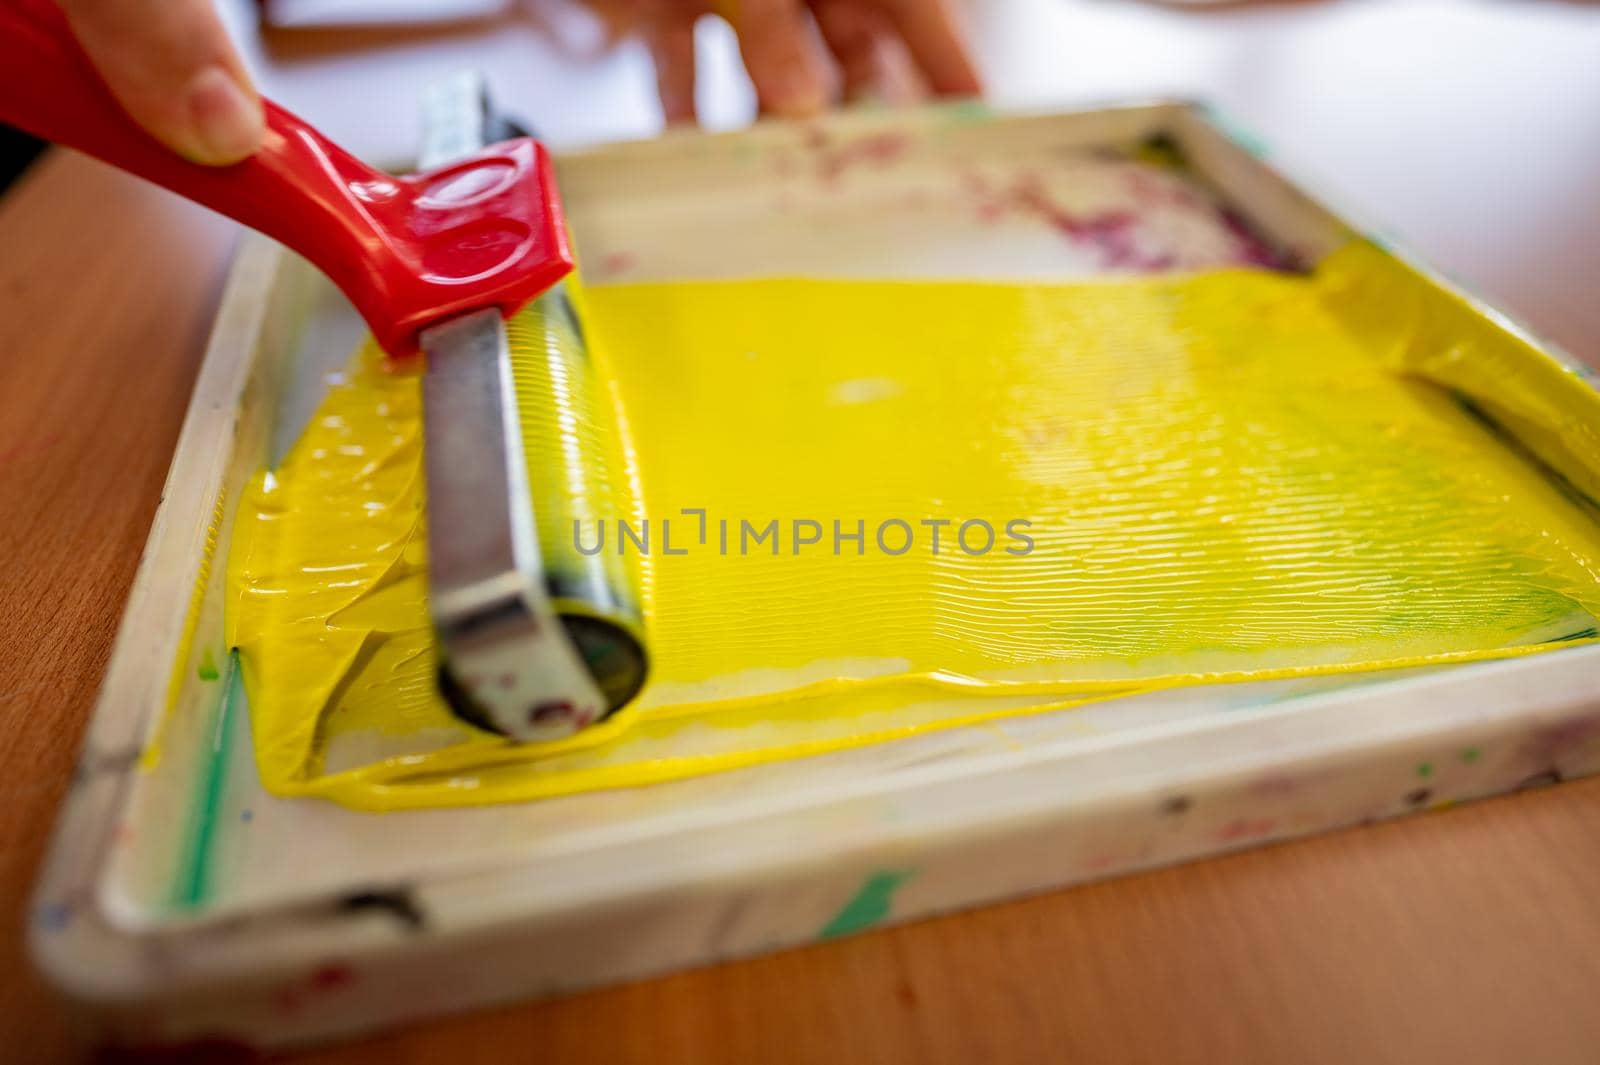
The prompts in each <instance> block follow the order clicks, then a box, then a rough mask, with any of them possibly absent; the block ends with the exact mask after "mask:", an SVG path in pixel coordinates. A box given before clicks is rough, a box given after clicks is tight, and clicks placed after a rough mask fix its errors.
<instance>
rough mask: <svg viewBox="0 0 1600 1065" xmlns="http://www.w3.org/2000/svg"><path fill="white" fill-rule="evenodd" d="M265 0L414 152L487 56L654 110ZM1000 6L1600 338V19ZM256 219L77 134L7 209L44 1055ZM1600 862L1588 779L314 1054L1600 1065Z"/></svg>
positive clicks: (1052, 66)
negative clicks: (111, 686)
mask: <svg viewBox="0 0 1600 1065" xmlns="http://www.w3.org/2000/svg"><path fill="white" fill-rule="evenodd" d="M234 2H236V0H234ZM228 10H229V12H230V16H231V17H232V18H233V19H234V21H235V22H236V24H237V25H238V26H239V27H240V29H241V34H242V36H243V37H244V38H245V39H246V42H247V47H248V48H249V49H250V50H251V54H252V59H253V61H254V62H255V64H256V66H257V68H258V69H259V70H260V71H261V72H262V76H263V80H264V81H265V82H266V84H267V85H268V87H269V89H270V90H271V91H272V92H273V93H274V94H276V95H278V96H280V97H281V98H282V99H284V100H285V101H286V102H288V103H289V104H290V105H291V106H292V107H294V108H295V109H297V110H300V111H302V112H303V113H305V114H307V115H308V116H309V117H312V118H313V119H314V120H316V121H318V122H320V123H322V124H324V125H325V127H326V128H327V129H328V130H329V131H330V132H332V133H334V134H335V135H336V136H339V137H341V138H343V139H345V140H347V141H349V142H351V143H352V144H353V145H355V146H356V147H357V148H358V150H362V151H365V152H367V153H368V154H371V155H373V156H374V157H379V158H382V157H388V158H397V157H402V156H404V155H405V154H406V152H407V151H408V146H409V144H410V142H411V139H412V138H413V137H414V136H415V124H414V117H412V116H410V115H408V114H406V111H407V108H405V107H400V106H396V105H394V104H393V101H394V100H396V99H400V100H408V99H410V98H412V96H413V95H414V91H415V86H416V84H417V83H418V82H419V81H420V79H421V78H423V77H426V76H428V75H430V74H436V73H439V72H442V71H444V70H448V69H451V68H452V67H455V66H459V65H461V64H462V63H464V62H471V63H473V64H474V65H477V66H479V67H482V68H484V69H485V70H487V72H488V73H489V74H490V77H491V80H492V82H493V83H494V84H495V85H496V86H497V87H498V88H499V90H500V93H501V96H502V97H503V98H504V99H506V100H507V101H508V102H509V103H510V104H511V105H512V106H513V107H514V108H515V109H517V110H519V111H521V112H522V113H523V114H526V115H528V116H529V117H531V118H532V119H533V120H534V121H535V122H536V123H537V124H538V125H539V126H540V128H541V129H542V130H543V131H544V133H545V135H546V136H548V137H550V138H552V139H554V140H557V141H566V142H571V141H574V140H579V139H599V138H608V137H615V136H624V135H643V134H647V133H649V132H650V131H651V130H652V129H653V128H654V123H655V121H656V118H655V111H654V107H653V105H652V103H651V101H650V98H649V92H648V89H649V73H648V69H647V68H646V67H645V65H644V63H643V60H642V56H640V55H639V54H638V52H637V50H634V49H623V50H622V51H621V52H616V53H612V52H595V51H594V50H593V49H591V48H587V46H585V45H584V44H583V41H582V39H581V34H579V35H578V36H577V38H576V40H577V43H576V44H573V43H571V42H569V43H567V44H565V45H560V46H558V45H555V44H552V43H551V40H550V31H549V29H548V27H545V28H541V26H540V25H538V24H535V23H533V22H528V21H519V22H515V23H506V22H502V23H496V24H493V25H486V26H479V27H469V28H466V29H458V30H457V31H456V32H453V33H450V34H446V35H443V36H434V37H429V38H421V37H411V36H407V37H401V38H392V39H385V40H382V41H377V42H374V41H371V40H362V41H360V42H354V41H352V39H350V35H343V36H329V37H316V38H307V37H285V38H283V39H277V38H274V39H273V41H272V42H271V43H272V45H273V47H272V48H271V49H270V50H269V49H267V48H266V47H265V46H264V45H263V44H262V42H261V41H260V40H259V39H258V37H257V36H256V35H255V34H254V32H253V31H252V30H249V29H248V28H247V27H245V25H244V22H243V19H242V17H241V11H240V9H239V8H236V7H230V8H229V9H228ZM974 21H975V30H976V37H977V41H978V45H979V49H980V51H981V53H982V56H983V61H984V65H985V68H986V70H987V73H988V76H989V81H990V83H991V91H992V95H993V96H994V97H995V98H996V99H997V100H998V101H999V102H1000V103H1002V104H1016V105H1046V104H1074V103H1082V102H1084V101H1087V100H1104V99H1110V98H1116V97H1128V96H1137V95H1149V94H1151V93H1165V92H1177V93H1182V94H1186V95H1202V96H1205V97H1207V98H1210V99H1212V100H1215V101H1218V102H1220V103H1221V104H1222V105H1223V106H1224V107H1225V108H1226V109H1227V110H1228V111H1229V112H1231V113H1232V114H1235V115H1237V116H1239V117H1240V118H1241V119H1243V121H1244V122H1245V123H1247V124H1248V125H1251V126H1253V127H1255V128H1256V129H1257V130H1259V131H1261V132H1263V133H1264V134H1265V135H1266V137H1267V139H1268V140H1269V141H1270V142H1271V143H1272V144H1273V145H1274V150H1275V152H1276V154H1277V156H1278V158H1279V159H1280V160H1282V161H1284V162H1286V163H1287V164H1288V166H1289V167H1290V168H1291V169H1292V170H1296V171H1298V172H1301V173H1303V174H1309V175H1310V176H1311V177H1312V178H1314V179H1316V182H1315V183H1316V184H1318V185H1319V186H1320V187H1321V188H1323V189H1325V190H1327V191H1328V192H1330V193H1332V194H1333V198H1334V199H1335V200H1336V201H1338V202H1339V203H1340V205H1341V206H1345V207H1347V208H1351V209H1353V210H1354V211H1355V212H1356V214H1357V215H1359V216H1362V217H1364V218H1366V219H1369V220H1377V221H1378V222H1380V223H1381V224H1384V225H1386V226H1388V227H1390V228H1391V229H1392V230H1394V231H1397V232H1398V233H1399V234H1400V235H1401V237H1402V240H1404V241H1406V242H1407V243H1409V244H1410V245H1411V246H1413V247H1414V248H1416V249H1418V250H1420V251H1421V252H1422V253H1424V254H1425V255H1427V256H1429V257H1431V258H1432V259H1433V260H1434V261H1435V262H1437V263H1439V264H1441V265H1442V266H1443V267H1444V268H1445V269H1446V270H1447V271H1449V272H1451V273H1453V274H1455V275H1456V276H1458V277H1461V278H1463V279H1465V280H1467V281H1468V282H1469V283H1470V284H1472V285H1473V286H1474V287H1476V288H1478V289H1479V290H1480V291H1483V292H1485V293H1487V294H1488V295H1489V296H1490V297H1491V298H1493V299H1495V300H1496V301H1498V302H1499V303H1501V304H1502V305H1503V306H1505V307H1507V308H1509V309H1510V310H1512V311H1513V312H1514V313H1516V314H1518V315H1519V316H1521V317H1522V318H1524V319H1525V320H1526V321H1528V322H1529V323H1530V324H1531V325H1532V326H1533V327H1534V328H1535V329H1537V330H1538V331H1540V332H1542V333H1543V334H1544V335H1546V336H1548V337H1550V338H1551V339H1553V340H1556V341H1557V342H1559V343H1562V344H1564V345H1565V346H1567V347H1568V348H1569V349H1570V350H1572V351H1574V352H1576V353H1577V354H1579V355H1580V356H1583V357H1585V358H1587V359H1589V360H1591V361H1595V362H1600V299H1597V298H1596V291H1597V285H1600V8H1597V7H1595V6H1594V5H1584V4H1577V3H1556V2H1550V3H1531V2H1530V3H1511V2H1493V0H1483V2H1476V3H1445V2H1427V0H1390V2H1388V3H1384V4H1374V3H1335V2H1328V3H1285V4H1275V5H1261V6H1244V7H1229V8H1227V9H1226V10H1221V11H1215V12H1206V13H1191V12H1187V11H1184V10H1180V9H1178V8H1171V7H1168V8H1164V7H1161V6H1157V5H1146V4H1138V3H1115V2H1109V0H1100V2H1087V3H1072V2H1067V0H987V2H985V3H983V6H982V8H981V10H979V11H978V12H976V17H975V19H974ZM557 22H558V24H559V25H558V28H559V29H563V30H564V29H565V28H566V27H567V26H568V25H569V24H568V23H565V22H560V20H557ZM352 43H361V44H362V45H363V46H364V48H363V50H362V51H360V52H358V53H352V52H348V51H344V50H343V49H345V48H346V47H347V46H349V45H351V44H352ZM703 43H704V44H705V46H706V48H707V54H708V59H709V62H708V64H707V75H706V79H705V82H706V84H705V89H704V94H705V102H706V103H707V105H708V106H707V110H708V111H709V112H710V115H711V119H712V121H713V122H714V123H716V124H719V125H725V124H734V123H737V122H739V121H742V120H744V119H745V118H747V117H748V112H749V106H750V105H749V93H748V88H747V86H745V85H743V84H741V83H740V82H739V80H738V76H737V73H736V70H735V68H734V66H733V64H732V63H731V62H730V61H729V58H728V56H727V55H726V53H725V47H726V44H727V41H726V40H725V39H724V35H722V34H721V33H719V32H718V31H717V29H716V28H715V27H713V28H711V29H710V30H708V32H707V34H706V37H705V40H704V42H703ZM335 46H337V47H335ZM335 86H337V87H338V92H334V91H333V90H334V88H335ZM372 100H382V101H385V105H384V106H375V105H373V104H372V103H371V101H372ZM234 239H235V232H234V230H233V228H232V227H231V226H230V225H229V224H227V223H224V222H222V221H221V220H219V219H217V218H215V217H214V216H211V215H208V214H207V213H206V212H204V211H202V210H200V209H198V208H194V207H191V206H189V205H187V204H183V203H180V202H178V201H177V200H175V199H174V198H172V197H171V196H168V195H166V194H165V193H161V192H159V191H156V190H154V189H152V188H149V187H147V186H144V185H142V184H140V183H139V182H137V181H134V180H132V179H129V178H126V177H124V176H122V175H119V174H115V173H113V172H111V171H109V170H107V169H105V168H104V167H101V166H100V165H98V164H95V163H92V162H89V161H87V160H85V159H83V158H80V157H77V156H73V155H70V154H67V153H63V152H54V153H51V154H50V155H48V156H47V157H46V158H45V159H44V160H43V161H42V162H41V163H40V164H38V165H37V166H36V167H35V168H34V170H33V171H32V172H31V173H30V174H29V176H28V177H26V178H25V179H24V181H23V182H22V183H20V184H19V185H18V186H17V187H15V188H14V189H13V190H12V191H11V192H10V193H9V194H8V195H6V196H5V197H4V198H3V199H0V798H3V801H0V914H3V916H4V926H3V927H4V931H3V934H0V973H3V976H0V996H3V997H0V1048H4V1050H0V1057H3V1058H4V1059H5V1060H8V1061H17V1062H48V1061H54V1060H63V1059H67V1060H70V1059H71V1058H72V1056H73V1049H72V1040H71V1026H70V1024H69V1022H68V1021H67V1020H66V1019H65V1018H64V1017H63V1016H62V1014H61V1012H60V1011H59V1009H58V1008H57V1007H56V1006H55V1005H54V1003H53V1002H52V1000H51V998H50V996H49V994H48V992H47V991H46V990H45V989H44V988H43V986H42V985H41V984H40V982H39V981H38V979H37V977H35V976H34V975H33V974H32V973H31V971H30V969H29V967H28V966H27V964H26V961H25V958H24V951H23V948H22V945H21V931H20V929H21V923H22V913H23V910H24V907H25V903H26V898H27V893H28V891H29V889H30V885H31V882H32V879H33V876H34V873H35V870H36V868H37V865H38V862H39V859H40V856H41V854H42V851H43V848H44V846H45V843H46V841H47V837H48V833H49V829H50V825H51V822H52V820H53V817H54V813H55V809H56V806H57V804H58V802H59V801H60V799H61V797H62V795H63V793H64V791H65V788H66V783H67V778H68V775H69V773H70V771H71V766H72V762H73V757H74V751H75V749H76V746H77V741H78V737H79V735H80V733H81V730H82V728H83V725H84V722H85V719H86V716H87V714H88V712H89V709H90V705H91V702H92V700H93V697H94V694H95V689H96V687H97V685H98V683H99V679H100V676H101V674H102V672H103V670H104V667H105V663H106V658H107V654H108V652H109V649H110V645H111V641H112V638H113V636H114V634H115V630H116V626H117V622H118V618H119V616H120V613H121V610H122V606H123V602H124V599H125V597H126V595H127V592H128V586H129V582H130V580H131V578H132V575H133V571H134V567H135V564H136V562H137V560H138V555H139V550H140V547H141V545H142V544H143V541H144V538H145V535H146V533H147V531H148V528H149V523H150V520H151V517H152V515H153V513H154V510H155V507H156V503H157V501H158V497H159V493H160V489H161V483H162V479H163V476H164V474H165V470H166V466H167V462H168V459H169V458H170V455H171V450H172V446H173V443H174V440H175V439H176V436H177V431H178V426H179V422H180V420H181V418H182V415H183V411H184V407H185V404H186V402H187V399H188V393H189V389H190V387H191V385H192V383H193V379H194V375H195V371H196V368H197V366H198V361H199V358H200V353H201V349H202V345H203V341H204V338H205V335H206V332H207V329H208V328H209V325H210V320H211V316H212V314H213V313H214V309H215V305H216V299H217V294H218V288H219V282H220V279H221V277H222V272H223V270H224V267H225V265H226V262H227V259H228V256H229V253H230V250H231V248H232V246H233V243H234ZM1596 885H1600V780H1590V781H1581V782H1576V783H1568V784H1564V785H1561V786H1559V787H1556V788H1552V789H1546V790H1542V791H1538V792H1531V793H1525V794H1521V795H1516V796H1511V797H1507V798H1502V799H1496V800H1491V801H1487V802H1482V803H1476V804H1473V805H1470V806H1467V807H1462V808H1458V809H1455V810H1451V811H1448V812H1443V813H1434V814H1427V815H1423V816H1419V817H1413V818H1409V819H1406V820H1403V821H1400V822H1394V823H1388V824H1383V825H1379V826H1375V827H1371V828H1363V829H1359V830H1352V831H1348V832H1342V833H1338V834H1334V835H1330V836H1324V837H1321V838H1318V839H1313V840H1309V841H1305V842H1300V843H1294V844H1287V845H1281V846H1275V847H1269V848H1265V849H1261V850H1256V851H1251V852H1247V853H1243V854H1238V855H1234V856H1231V857H1226V858H1221V859H1215V860H1211V861H1206V862H1201V863H1198V864H1194V865H1189V866H1185V867H1180V868H1176V869H1170V870H1164V871H1159V872H1154V873H1148V874H1144V875H1140V876H1135V877H1128V878H1124V879H1122V880H1118V881H1113V882H1110V883H1105V884H1098V885H1092V886H1088V887H1082V888H1077V889H1074V890H1071V891H1065V892H1060V893H1057V894H1053V895H1049V896H1045V897H1041V898H1035V899H1031V900H1026V901H1021V902H1015V903H1011V904H1008V905H1002V906H993V907H989V908H986V909H983V910H979V911H976V912H972V913H967V914H961V915H956V916H951V917H946V918H941V919H937V920H930V921H923V922H920V923H917V924H914V925H910V926H906V927H901V928H893V929H888V930H884V931H879V932H874V933H870V934H866V935H862V936H859V937H856V938H853V939H849V940H845V941H841V942H837V943H831V944H828V945H825V946H816V947H809V948H805V949H801V950H794V951H789V952H786V953H782V954H779V955H776V956H772V957H768V958H762V959H757V960H753V961H746V962H740V963H734V964H727V965H722V966H717V967H715V968H711V969H704V970H699V971H695V972H689V973H684V974H681V975H677V976H672V977H668V978H666V979H661V980H655V981H651V982H648V983H643V984H638V985H634V986H629V987H623V988H617V989H611V990H605V991H600V992H595V993H592V994H588V995H583V996H580V997H576V998H572V999H567V1000H563V1001H558V1002H553V1003H544V1004H536V1005H529V1006H523V1007H517V1008H510V1009H502V1010H499V1011H495V1012H490V1013H482V1014H477V1015H473V1016H468V1017H462V1018H459V1019H455V1020H450V1021H446V1022H442V1023H435V1024H432V1025H429V1026H426V1027H423V1028H419V1029H416V1030H412V1031H407V1032H402V1033H398V1034H395V1035H392V1036H389V1037H384V1038H380V1039H376V1040H371V1041H368V1042H366V1043H363V1044H357V1045H353V1046H348V1047H343V1048H335V1049H330V1050H327V1051H322V1052H317V1053H313V1054H310V1055H307V1056H305V1057H303V1058H302V1059H300V1060H304V1061H306V1062H322V1063H334V1062H340V1063H356V1062H374V1063H376V1062H386V1063H396V1062H401V1063H404V1062H437V1061H451V1062H454V1063H456V1065H468V1063H471V1062H480V1061H481V1062H495V1063H500V1062H502V1061H504V1060H505V1059H506V1058H507V1056H508V1055H514V1056H515V1057H516V1058H523V1057H527V1056H529V1055H531V1054H533V1053H535V1052H537V1053H538V1054H539V1055H540V1057H541V1058H542V1059H544V1060H549V1061H556V1062H589V1061H593V1062H602V1061H603V1062H611V1063H622V1062H631V1061H693V1062H709V1063H714V1062H788V1061H796V1062H798V1061H828V1062H843V1061H854V1060H862V1061H872V1062H901V1061H904V1062H918V1063H934V1062H945V1061H950V1062H969V1061H983V1062H999V1061H1027V1062H1032V1061H1039V1060H1073V1061H1076V1062H1084V1063H1088V1062H1099V1061H1106V1062H1118V1063H1122V1062H1138V1061H1152V1062H1154V1061H1160V1062H1188V1061H1197V1062H1198V1061H1223V1062H1229V1063H1241V1065H1242V1063H1247V1062H1274V1063H1276V1062H1283V1061H1288V1060H1309V1061H1327V1062H1348V1061H1363V1062H1389V1061H1393V1062H1422V1061H1427V1062H1433V1061H1451V1062H1507V1061H1529V1062H1540V1063H1555V1062H1584V1063H1592V1062H1595V1061H1597V1060H1600V903H1597V897H1600V894H1597V891H1600V889H1597V887H1596Z"/></svg>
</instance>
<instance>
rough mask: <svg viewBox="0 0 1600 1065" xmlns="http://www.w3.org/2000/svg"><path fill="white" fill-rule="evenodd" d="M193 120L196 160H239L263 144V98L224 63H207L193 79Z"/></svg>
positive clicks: (220, 161) (191, 87) (217, 162)
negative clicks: (252, 91) (249, 90)
mask: <svg viewBox="0 0 1600 1065" xmlns="http://www.w3.org/2000/svg"><path fill="white" fill-rule="evenodd" d="M188 98H189V120H190V122H191V124H192V125H191V133H192V141H193V150H192V155H193V158H194V159H195V161H196V162H201V163H210V164H212V165H216V166H221V165H225V164H227V163H237V162H238V161H239V160H241V159H243V158H245V157H246V156H247V155H249V154H250V153H251V152H253V151H255V150H256V148H257V147H259V146H260V144H261V134H262V130H263V128H264V125H265V121H266V120H265V116H264V115H263V114H262V111H261V101H260V100H259V99H257V98H255V97H254V96H253V95H251V94H249V93H246V92H245V91H244V89H243V88H242V87H240V85H239V83H238V82H237V81H235V80H234V79H233V77H232V76H231V75H230V74H229V73H228V72H227V71H226V70H224V69H222V68H221V67H216V66H213V67H206V68H205V69H204V70H202V71H201V72H200V73H199V74H196V75H195V76H194V79H193V80H192V81H190V82H189V91H188Z"/></svg>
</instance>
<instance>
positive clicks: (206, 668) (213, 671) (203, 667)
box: [195, 647, 222, 681]
mask: <svg viewBox="0 0 1600 1065" xmlns="http://www.w3.org/2000/svg"><path fill="white" fill-rule="evenodd" d="M195 675H196V676H198V677H199V678H200V679H201V680H205V681H212V680H216V679H217V678H219V677H221V676H222V674H221V673H220V672H218V670H217V660H216V659H215V658H212V657H211V648H209V647H208V648H206V649H205V650H204V651H202V652H200V665H199V667H198V668H196V669H195Z"/></svg>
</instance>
